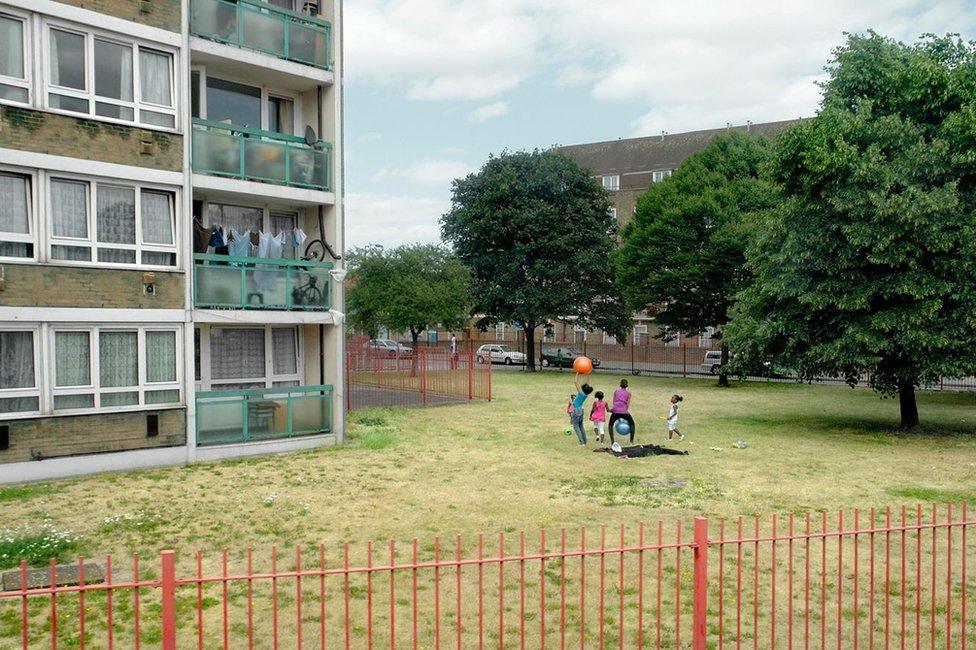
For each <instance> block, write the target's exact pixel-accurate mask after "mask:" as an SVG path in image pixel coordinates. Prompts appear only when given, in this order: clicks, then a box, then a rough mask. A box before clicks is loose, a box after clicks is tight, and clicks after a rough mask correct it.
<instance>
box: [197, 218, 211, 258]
mask: <svg viewBox="0 0 976 650" xmlns="http://www.w3.org/2000/svg"><path fill="white" fill-rule="evenodd" d="M209 247H210V229H209V228H205V227H204V226H203V224H202V223H200V220H199V219H194V220H193V252H194V253H206V252H207V249H208V248H209Z"/></svg>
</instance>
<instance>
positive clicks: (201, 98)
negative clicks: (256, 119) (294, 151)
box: [188, 65, 304, 137]
mask: <svg viewBox="0 0 976 650" xmlns="http://www.w3.org/2000/svg"><path fill="white" fill-rule="evenodd" d="M194 72H195V73H197V74H198V75H199V79H200V85H199V88H198V89H197V92H198V97H197V102H198V106H199V108H200V116H199V119H201V120H208V119H210V117H209V116H208V115H207V82H208V79H210V77H213V78H214V79H219V80H221V81H229V82H232V83H236V84H243V85H245V86H250V87H251V88H257V89H258V90H260V91H261V100H260V101H261V127H260V128H261V130H262V131H269V132H271V131H270V129H269V124H270V122H271V115H270V108H269V103H270V98H271V97H276V98H278V99H287V100H291V102H292V106H293V109H294V113H293V115H292V121H293V122H294V124H293V126H294V131H295V132H294V133H285V134H284V135H294V136H299V137H300V136H302V135H304V129H303V127H302V126H301V125H302V124H304V121H303V119H302V93H300V92H298V91H294V90H288V89H286V88H279V87H277V86H268V85H265V84H255V83H254V81H253V80H248V79H243V78H241V77H238V76H236V75H225V74H214V75H211V74H208V72H207V67H206V66H205V65H194V66H192V67H191V68H190V73H191V74H192V73H194ZM191 92H192V90H191ZM188 104H189V105H192V98H191V101H190V102H188ZM232 126H233V125H232ZM237 126H240V125H237ZM300 131H301V132H300Z"/></svg>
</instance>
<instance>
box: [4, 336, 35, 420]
mask: <svg viewBox="0 0 976 650" xmlns="http://www.w3.org/2000/svg"><path fill="white" fill-rule="evenodd" d="M36 338H37V337H36V332H35V331H33V330H0V413H35V412H37V411H40V409H41V406H40V401H41V394H40V391H39V390H38V384H37V366H38V363H37V344H36Z"/></svg>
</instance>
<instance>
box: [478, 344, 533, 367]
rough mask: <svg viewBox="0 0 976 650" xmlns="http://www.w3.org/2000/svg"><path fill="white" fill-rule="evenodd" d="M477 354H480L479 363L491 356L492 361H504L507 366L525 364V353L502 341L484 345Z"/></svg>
mask: <svg viewBox="0 0 976 650" xmlns="http://www.w3.org/2000/svg"><path fill="white" fill-rule="evenodd" d="M475 354H477V355H478V363H484V362H485V360H486V359H488V358H491V362H492V363H504V364H505V365H506V366H513V365H518V366H524V365H525V355H524V354H523V353H521V352H519V351H518V350H514V349H512V348H510V347H509V346H507V345H502V344H500V343H488V344H485V345H482V346H481V347H480V348H478V351H477V352H475Z"/></svg>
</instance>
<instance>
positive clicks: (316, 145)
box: [0, 0, 344, 483]
mask: <svg viewBox="0 0 976 650" xmlns="http://www.w3.org/2000/svg"><path fill="white" fill-rule="evenodd" d="M340 1H341V0H324V1H323V2H322V3H321V4H319V3H316V2H306V1H305V0H270V1H269V2H264V1H262V0H236V1H230V0H0V483H3V482H13V481H27V480H38V479H45V478H51V477H57V476H67V475H73V474H83V473H88V472H95V471H103V470H120V469H133V468H138V467H150V466H159V465H169V464H178V463H184V462H192V461H195V460H205V459H216V458H225V457H233V456H242V455H250V454H262V453H273V452H280V451H288V450H292V449H302V448H307V447H312V446H316V445H322V444H334V443H338V442H341V441H342V440H343V411H342V404H343V400H342V391H343V386H342V381H341V378H342V377H343V359H344V354H343V336H342V320H343V315H342V304H343V295H342V276H343V269H342V265H343V261H342V260H341V259H338V258H341V256H342V251H343V212H342V192H341V187H342V165H341V159H342V158H341V152H342V142H341V106H342V95H341V93H342V89H341V83H340V81H341V69H342V68H341V56H340V54H341V4H340ZM215 232H216V233H219V234H220V235H221V236H222V237H227V238H228V239H230V238H231V236H232V235H233V239H232V240H231V241H224V240H223V239H222V237H218V236H217V234H215Z"/></svg>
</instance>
